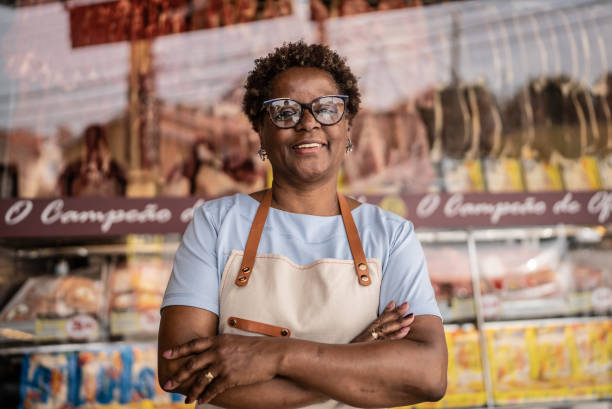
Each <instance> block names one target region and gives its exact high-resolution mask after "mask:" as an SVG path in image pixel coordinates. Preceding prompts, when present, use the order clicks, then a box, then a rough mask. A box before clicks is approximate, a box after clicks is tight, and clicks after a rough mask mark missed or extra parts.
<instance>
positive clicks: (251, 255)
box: [236, 189, 272, 287]
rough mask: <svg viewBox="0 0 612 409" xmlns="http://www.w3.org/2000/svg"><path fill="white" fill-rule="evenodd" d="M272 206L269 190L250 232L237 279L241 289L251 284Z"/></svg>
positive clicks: (260, 205)
mask: <svg viewBox="0 0 612 409" xmlns="http://www.w3.org/2000/svg"><path fill="white" fill-rule="evenodd" d="M271 204H272V189H268V191H267V192H266V194H265V195H264V198H263V200H262V201H261V203H260V204H259V207H258V208H257V213H255V219H253V224H252V225H251V231H250V232H249V238H248V239H247V242H246V247H245V248H244V255H243V256H242V264H241V265H240V271H239V272H238V277H236V285H239V286H240V287H244V286H245V285H247V284H248V283H249V277H250V276H251V272H252V271H253V264H254V263H255V256H256V255H257V247H259V240H260V239H261V233H262V232H263V228H264V224H266V218H267V217H268V210H270V205H271Z"/></svg>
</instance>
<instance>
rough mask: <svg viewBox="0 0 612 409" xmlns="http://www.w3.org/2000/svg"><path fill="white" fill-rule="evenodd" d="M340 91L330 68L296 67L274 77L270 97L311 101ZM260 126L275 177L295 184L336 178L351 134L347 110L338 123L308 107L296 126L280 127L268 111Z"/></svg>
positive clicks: (332, 180)
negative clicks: (323, 118)
mask: <svg viewBox="0 0 612 409" xmlns="http://www.w3.org/2000/svg"><path fill="white" fill-rule="evenodd" d="M339 93H340V92H339V90H338V87H337V85H336V82H335V81H334V79H333V78H332V77H331V75H330V74H329V73H328V72H326V71H324V70H321V69H318V68H311V67H293V68H290V69H288V70H287V71H284V72H282V73H280V74H278V75H277V76H276V77H275V78H274V80H273V82H272V95H270V98H292V99H295V100H296V101H299V102H302V103H309V102H311V101H312V100H313V99H315V98H318V97H320V96H323V95H335V94H339ZM259 130H260V131H259V135H260V138H261V143H262V146H263V148H264V149H265V150H266V152H267V153H268V158H269V159H270V163H271V164H272V169H273V172H274V179H275V181H277V182H281V183H287V184H291V185H292V186H299V185H302V186H303V185H309V184H322V183H335V182H336V180H337V177H338V172H339V170H340V166H341V165H342V161H343V159H344V153H345V148H346V144H347V138H348V135H349V125H348V117H347V115H346V113H345V116H344V117H343V118H342V120H340V122H338V123H337V124H335V125H331V126H325V125H321V124H320V123H318V122H317V121H316V120H315V119H314V118H313V116H312V114H311V113H310V112H309V111H308V110H307V109H306V110H304V115H303V117H302V119H301V121H300V122H299V123H298V124H297V125H296V126H295V127H293V128H289V129H280V128H277V127H276V126H275V125H274V124H273V123H272V121H271V120H270V117H269V116H268V113H267V112H266V113H264V115H263V121H262V123H261V125H260V127H259Z"/></svg>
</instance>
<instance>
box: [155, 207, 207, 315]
mask: <svg viewBox="0 0 612 409" xmlns="http://www.w3.org/2000/svg"><path fill="white" fill-rule="evenodd" d="M216 243H217V230H216V229H215V227H214V225H213V223H212V222H211V220H210V218H209V217H208V215H207V214H206V209H205V207H199V208H198V209H197V210H196V211H195V213H194V217H193V220H192V221H191V223H190V224H189V226H187V229H186V230H185V234H184V235H183V240H182V242H181V244H180V246H179V248H178V250H177V251H176V255H175V257H174V266H173V267H172V274H171V275H170V280H169V281H168V287H167V288H166V292H165V294H164V300H163V303H162V309H163V308H164V307H167V306H169V305H186V306H190V307H197V308H202V309H205V310H208V311H210V312H212V313H214V314H217V315H219V274H218V269H217V255H216Z"/></svg>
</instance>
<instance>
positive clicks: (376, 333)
mask: <svg viewBox="0 0 612 409" xmlns="http://www.w3.org/2000/svg"><path fill="white" fill-rule="evenodd" d="M370 335H372V338H374V339H375V340H376V339H378V337H380V335H379V334H378V332H376V330H373V331H372V332H370Z"/></svg>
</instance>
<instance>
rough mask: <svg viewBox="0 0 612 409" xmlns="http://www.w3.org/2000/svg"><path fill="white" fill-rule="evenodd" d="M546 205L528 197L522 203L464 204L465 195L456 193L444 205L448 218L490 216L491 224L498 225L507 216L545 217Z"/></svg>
mask: <svg viewBox="0 0 612 409" xmlns="http://www.w3.org/2000/svg"><path fill="white" fill-rule="evenodd" d="M544 213H546V203H545V202H543V201H541V200H540V201H538V200H536V199H535V198H534V197H533V196H527V197H526V198H525V199H524V200H523V201H522V202H519V201H515V202H493V203H487V202H464V200H463V194H461V193H456V194H454V195H452V196H451V197H449V199H448V200H447V201H446V204H445V205H444V215H445V216H446V217H450V218H453V217H473V216H489V218H490V220H491V223H493V224H497V223H499V221H500V219H501V218H502V217H505V216H528V215H537V216H540V215H543V214H544Z"/></svg>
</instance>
